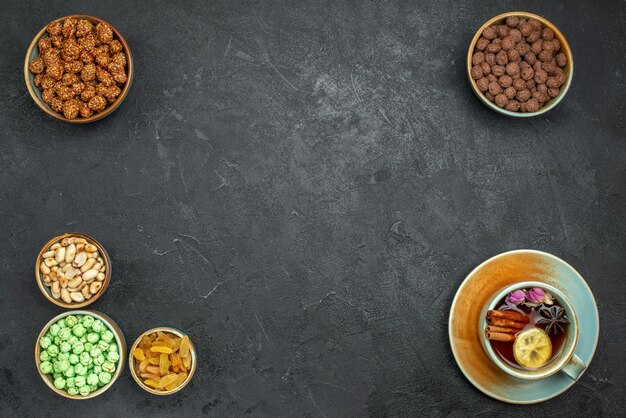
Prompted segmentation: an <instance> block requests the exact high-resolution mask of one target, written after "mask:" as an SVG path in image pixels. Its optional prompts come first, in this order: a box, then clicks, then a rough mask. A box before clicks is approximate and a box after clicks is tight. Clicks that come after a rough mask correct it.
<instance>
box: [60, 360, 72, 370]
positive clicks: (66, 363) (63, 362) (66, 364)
mask: <svg viewBox="0 0 626 418" xmlns="http://www.w3.org/2000/svg"><path fill="white" fill-rule="evenodd" d="M69 367H70V362H69V361H68V360H61V361H59V371H60V372H61V373H64V372H65V371H66V370H67V369H68V368H69Z"/></svg>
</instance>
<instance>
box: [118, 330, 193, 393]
mask: <svg viewBox="0 0 626 418" xmlns="http://www.w3.org/2000/svg"><path fill="white" fill-rule="evenodd" d="M157 331H161V332H170V333H172V334H175V335H177V336H179V337H181V338H182V337H184V336H185V335H187V336H189V334H185V333H184V332H182V331H181V330H179V329H178V328H174V327H156V328H152V329H149V330H147V331H144V332H143V333H141V334H140V335H139V337H137V339H136V340H135V342H134V343H133V345H132V346H131V348H130V351H129V352H128V367H129V368H130V374H131V375H132V376H133V379H135V382H137V384H138V385H139V387H141V388H142V389H143V390H145V391H146V392H149V393H152V394H153V395H160V396H163V395H172V394H174V393H176V392H178V391H180V390H182V389H183V388H184V387H185V386H187V384H189V382H190V381H191V379H192V378H193V375H194V374H195V373H196V368H197V367H198V362H197V353H196V347H195V346H194V345H193V341H192V340H191V338H189V344H190V351H191V369H190V370H189V374H188V375H187V379H185V381H184V382H183V383H181V384H180V386H178V387H176V388H174V389H172V390H156V389H153V388H151V387H149V386H148V385H146V384H145V383H143V381H142V380H141V378H140V377H139V376H137V372H136V371H135V359H134V357H133V351H134V350H135V348H137V345H139V342H140V341H141V339H142V338H143V337H144V336H145V335H148V334H152V333H153V332H157Z"/></svg>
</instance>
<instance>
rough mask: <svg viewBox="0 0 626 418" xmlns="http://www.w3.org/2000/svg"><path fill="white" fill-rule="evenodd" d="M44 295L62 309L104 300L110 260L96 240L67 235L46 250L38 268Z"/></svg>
mask: <svg viewBox="0 0 626 418" xmlns="http://www.w3.org/2000/svg"><path fill="white" fill-rule="evenodd" d="M35 277H36V279H37V285H38V286H39V289H40V290H41V293H43V295H44V296H45V297H46V298H47V299H48V300H49V301H51V302H52V303H54V304H55V305H58V306H60V307H62V308H67V309H76V308H82V307H84V306H87V305H90V304H91V303H93V302H95V301H96V300H98V298H100V296H102V294H103V293H104V291H105V290H106V288H107V286H108V285H109V281H110V279H111V260H110V259H109V256H108V254H107V252H106V251H105V250H104V248H103V247H102V245H101V244H100V243H99V242H98V241H96V240H95V239H94V238H92V237H90V236H88V235H85V234H79V233H75V232H72V233H67V234H63V235H60V236H58V237H54V238H52V239H51V240H50V241H48V242H47V243H46V245H44V246H43V248H42V249H41V251H40V252H39V255H38V256H37V262H36V264H35Z"/></svg>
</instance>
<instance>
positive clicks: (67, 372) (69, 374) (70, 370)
mask: <svg viewBox="0 0 626 418" xmlns="http://www.w3.org/2000/svg"><path fill="white" fill-rule="evenodd" d="M63 374H64V375H65V377H73V376H74V375H75V374H76V372H75V371H74V366H69V367H68V368H67V370H65V371H64V372H63Z"/></svg>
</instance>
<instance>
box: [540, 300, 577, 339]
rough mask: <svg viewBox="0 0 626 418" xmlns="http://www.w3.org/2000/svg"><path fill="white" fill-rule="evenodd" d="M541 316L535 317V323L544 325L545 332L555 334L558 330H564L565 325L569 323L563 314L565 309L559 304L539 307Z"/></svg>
mask: <svg viewBox="0 0 626 418" xmlns="http://www.w3.org/2000/svg"><path fill="white" fill-rule="evenodd" d="M539 314H540V315H541V318H539V319H537V321H536V324H538V325H545V326H546V328H545V330H546V334H550V333H551V332H552V333H553V334H555V335H556V334H557V333H558V332H559V331H561V332H565V325H567V324H569V319H567V316H566V315H565V309H563V308H561V307H560V306H550V307H546V306H544V307H542V308H541V309H539Z"/></svg>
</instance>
